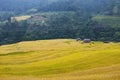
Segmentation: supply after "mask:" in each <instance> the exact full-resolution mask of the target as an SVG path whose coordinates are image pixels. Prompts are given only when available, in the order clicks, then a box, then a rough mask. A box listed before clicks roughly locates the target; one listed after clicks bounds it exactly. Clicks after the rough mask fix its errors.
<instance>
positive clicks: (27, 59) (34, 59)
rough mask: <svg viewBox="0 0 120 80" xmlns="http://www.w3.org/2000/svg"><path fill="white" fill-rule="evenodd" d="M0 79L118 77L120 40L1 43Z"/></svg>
mask: <svg viewBox="0 0 120 80" xmlns="http://www.w3.org/2000/svg"><path fill="white" fill-rule="evenodd" d="M0 80H120V43H112V42H111V43H109V44H106V43H102V42H92V43H88V44H85V43H82V42H76V41H75V40H73V39H56V40H39V41H26V42H20V43H16V44H11V45H3V46H0Z"/></svg>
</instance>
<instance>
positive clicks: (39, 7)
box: [0, 0, 120, 44]
mask: <svg viewBox="0 0 120 80" xmlns="http://www.w3.org/2000/svg"><path fill="white" fill-rule="evenodd" d="M0 5H1V7H0V44H8V43H14V42H19V41H24V40H38V39H55V38H78V37H80V38H82V39H84V38H90V39H92V40H99V41H101V40H102V41H120V0H1V1H0ZM23 15H27V16H30V18H27V19H24V20H22V19H20V20H19V21H18V20H17V19H16V18H15V16H23Z"/></svg>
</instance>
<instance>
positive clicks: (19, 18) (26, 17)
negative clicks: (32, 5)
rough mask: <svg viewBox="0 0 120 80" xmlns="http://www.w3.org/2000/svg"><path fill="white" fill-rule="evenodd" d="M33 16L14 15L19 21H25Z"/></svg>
mask: <svg viewBox="0 0 120 80" xmlns="http://www.w3.org/2000/svg"><path fill="white" fill-rule="evenodd" d="M30 17H31V16H17V17H12V19H13V18H15V19H16V20H17V21H23V20H27V19H29V18H30Z"/></svg>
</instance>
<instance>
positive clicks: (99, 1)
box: [0, 0, 120, 15]
mask: <svg viewBox="0 0 120 80" xmlns="http://www.w3.org/2000/svg"><path fill="white" fill-rule="evenodd" d="M0 5H1V7H0V11H12V12H14V13H15V14H21V13H27V12H29V11H31V9H32V10H33V9H36V10H35V12H36V11H37V12H48V11H76V10H84V11H87V12H89V13H90V12H91V13H93V14H95V13H97V14H98V13H101V14H109V15H120V0H1V1H0ZM33 12H34V10H33Z"/></svg>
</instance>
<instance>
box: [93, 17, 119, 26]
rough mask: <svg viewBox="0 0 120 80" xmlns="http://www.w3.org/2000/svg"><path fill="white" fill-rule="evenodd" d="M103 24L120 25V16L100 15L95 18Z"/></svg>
mask: <svg viewBox="0 0 120 80" xmlns="http://www.w3.org/2000/svg"><path fill="white" fill-rule="evenodd" d="M93 20H96V21H98V22H100V23H102V24H105V25H108V26H110V27H120V17H119V16H104V15H98V16H95V17H94V18H93Z"/></svg>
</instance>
